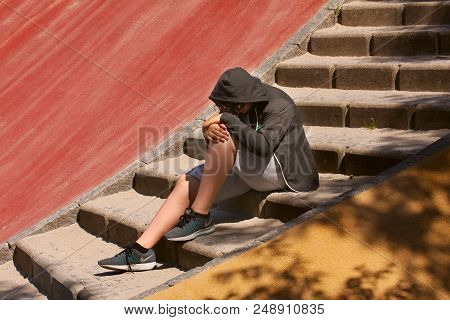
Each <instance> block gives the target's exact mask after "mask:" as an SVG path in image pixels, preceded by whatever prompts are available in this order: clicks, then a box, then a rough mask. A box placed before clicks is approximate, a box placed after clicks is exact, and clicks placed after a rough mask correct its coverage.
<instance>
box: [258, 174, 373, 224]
mask: <svg viewBox="0 0 450 320" xmlns="http://www.w3.org/2000/svg"><path fill="white" fill-rule="evenodd" d="M319 176H320V186H319V189H317V190H316V191H312V192H299V193H294V192H273V193H271V194H269V195H268V196H267V198H266V201H265V203H264V208H263V212H262V214H261V215H262V216H264V217H266V216H269V217H273V218H278V219H280V220H282V221H288V220H291V219H293V218H295V217H297V216H299V215H301V214H303V213H304V212H306V211H308V210H311V209H313V208H315V207H318V206H320V205H322V204H324V203H325V202H327V201H330V200H332V199H334V198H336V197H338V196H340V195H341V194H343V193H345V192H347V191H349V190H352V189H355V188H357V187H358V186H359V185H361V184H362V183H365V182H367V181H369V180H371V179H372V177H365V176H358V177H353V176H345V175H341V174H329V173H321V174H319Z"/></svg>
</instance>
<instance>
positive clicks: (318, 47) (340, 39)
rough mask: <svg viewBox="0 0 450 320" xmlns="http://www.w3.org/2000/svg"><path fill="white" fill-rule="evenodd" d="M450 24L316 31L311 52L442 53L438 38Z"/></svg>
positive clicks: (446, 31) (339, 53)
mask: <svg viewBox="0 0 450 320" xmlns="http://www.w3.org/2000/svg"><path fill="white" fill-rule="evenodd" d="M449 32H450V26H446V25H438V26H423V25H420V26H380V27H348V26H344V25H341V24H336V25H334V26H333V27H330V28H325V29H322V30H319V31H316V32H314V34H313V35H312V36H311V47H310V52H311V53H312V54H315V55H322V56H410V55H437V54H439V46H438V39H439V36H440V35H441V34H448V33H449Z"/></svg>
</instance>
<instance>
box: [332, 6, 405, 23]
mask: <svg viewBox="0 0 450 320" xmlns="http://www.w3.org/2000/svg"><path fill="white" fill-rule="evenodd" d="M403 7H404V5H403V3H393V2H372V1H353V2H350V3H347V4H344V5H343V6H342V8H341V24H343V25H346V26H397V25H399V26H401V25H402V17H403Z"/></svg>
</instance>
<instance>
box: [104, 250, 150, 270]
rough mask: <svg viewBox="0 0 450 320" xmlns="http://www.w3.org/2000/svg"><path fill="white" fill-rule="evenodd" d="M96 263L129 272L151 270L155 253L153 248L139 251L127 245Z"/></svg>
mask: <svg viewBox="0 0 450 320" xmlns="http://www.w3.org/2000/svg"><path fill="white" fill-rule="evenodd" d="M98 265H99V266H100V267H102V268H105V269H109V270H123V271H131V272H133V271H145V270H151V269H153V268H154V267H155V265H156V255H155V251H153V249H148V251H147V252H146V253H141V252H139V251H138V250H137V249H136V248H133V247H132V246H128V247H126V248H125V250H123V251H121V252H119V253H118V254H116V255H115V256H114V257H112V258H108V259H103V260H100V261H99V262H98Z"/></svg>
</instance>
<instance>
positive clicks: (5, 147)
mask: <svg viewBox="0 0 450 320" xmlns="http://www.w3.org/2000/svg"><path fill="white" fill-rule="evenodd" d="M324 2H325V0H320V1H313V0H302V1H292V0H285V1H281V0H253V1H240V0H233V1H230V0H227V1H220V0H198V1H194V0H183V1H175V0H173V1H168V0H159V1H149V0H132V1H126V0H121V1H119V0H117V1H113V0H110V1H108V0H86V1H75V0H73V1H62V0H58V1H49V0H40V1H32V0H14V1H11V0H10V1H7V0H6V1H5V0H2V1H1V2H0V132H1V134H0V151H1V152H0V242H2V241H5V240H6V239H8V238H9V237H11V236H12V235H14V234H16V233H17V232H19V231H21V230H23V229H24V228H26V227H28V226H30V225H32V224H34V223H36V222H38V221H39V220H41V219H42V218H44V217H46V216H48V215H49V214H51V213H53V212H55V211H56V210H58V209H60V208H62V207H64V206H65V205H67V204H69V203H70V202H71V201H73V200H75V199H77V198H78V197H79V196H81V195H82V194H83V193H85V192H87V191H88V190H90V189H92V188H93V187H95V186H97V185H98V184H100V183H102V182H104V181H105V180H107V179H108V178H110V177H111V176H113V175H114V174H116V173H117V172H119V171H120V170H121V169H123V168H124V167H126V166H127V165H128V164H130V163H131V162H133V161H134V160H135V159H137V158H138V153H139V148H138V132H139V128H155V129H156V131H154V132H158V131H159V132H164V133H165V132H167V131H168V130H169V129H170V130H172V129H174V128H176V127H177V126H179V125H182V124H183V123H186V122H188V121H190V120H192V119H193V117H194V115H195V114H197V113H199V112H200V111H201V110H202V109H203V108H204V107H206V106H207V104H208V98H207V97H208V95H209V93H210V91H211V90H212V88H213V86H214V84H215V82H216V80H217V78H218V76H219V75H220V74H221V73H222V72H223V71H224V70H225V69H226V68H230V67H234V66H242V67H244V68H246V69H247V70H248V71H250V72H251V71H253V70H255V68H256V67H257V66H258V65H260V64H261V63H262V62H263V61H264V60H265V59H266V58H267V57H268V56H270V55H271V54H273V53H274V52H275V51H276V49H278V48H279V47H280V46H281V45H282V44H283V43H284V42H285V41H286V40H287V39H288V38H289V37H290V36H291V35H292V34H293V33H294V32H295V31H296V30H297V29H298V28H299V27H300V26H301V25H303V24H304V23H305V22H306V21H307V20H308V19H309V18H310V17H311V16H312V15H313V14H314V13H315V12H316V11H317V10H318V9H319V8H320V7H321V5H322V4H323V3H324ZM30 20H31V21H30ZM152 132H153V131H152ZM158 139H160V135H158V134H154V135H153V136H151V137H150V139H147V142H146V147H149V146H151V145H154V144H155V143H156V142H157V141H158Z"/></svg>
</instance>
